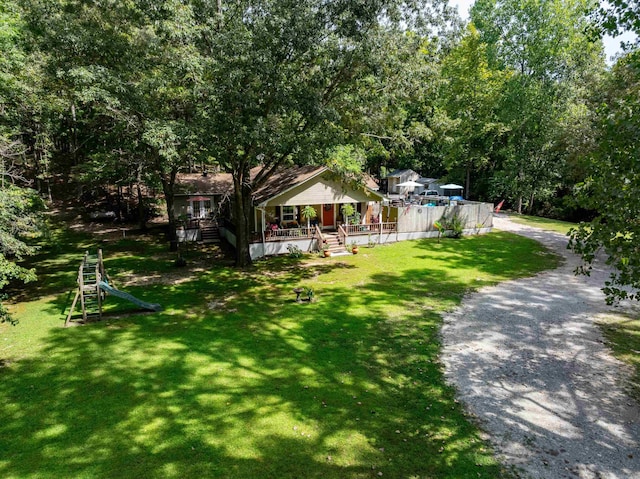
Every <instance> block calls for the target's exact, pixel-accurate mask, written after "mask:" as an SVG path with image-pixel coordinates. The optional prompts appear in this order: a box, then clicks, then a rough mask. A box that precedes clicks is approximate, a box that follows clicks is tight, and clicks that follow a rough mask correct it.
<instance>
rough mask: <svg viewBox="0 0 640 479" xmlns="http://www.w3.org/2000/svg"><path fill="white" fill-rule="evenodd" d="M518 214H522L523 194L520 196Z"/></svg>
mask: <svg viewBox="0 0 640 479" xmlns="http://www.w3.org/2000/svg"><path fill="white" fill-rule="evenodd" d="M517 211H518V214H522V195H520V196H518V209H517Z"/></svg>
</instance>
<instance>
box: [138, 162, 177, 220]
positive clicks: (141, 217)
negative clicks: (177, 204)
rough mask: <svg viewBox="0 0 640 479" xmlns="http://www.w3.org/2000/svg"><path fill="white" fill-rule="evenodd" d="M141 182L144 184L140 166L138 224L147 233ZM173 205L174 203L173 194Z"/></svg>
mask: <svg viewBox="0 0 640 479" xmlns="http://www.w3.org/2000/svg"><path fill="white" fill-rule="evenodd" d="M141 182H142V165H139V166H138V171H137V172H136V192H137V194H138V223H139V225H140V229H141V230H142V231H146V230H147V214H146V211H145V204H144V197H143V196H142V188H141V187H140V183H141ZM171 191H172V192H173V187H172V188H171ZM172 203H173V194H172ZM167 204H168V203H167ZM167 209H168V208H167Z"/></svg>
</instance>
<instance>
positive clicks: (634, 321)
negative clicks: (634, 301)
mask: <svg viewBox="0 0 640 479" xmlns="http://www.w3.org/2000/svg"><path fill="white" fill-rule="evenodd" d="M598 322H599V324H600V327H601V329H602V332H603V333H604V335H605V338H606V339H607V342H608V344H609V346H610V347H611V349H612V351H613V354H614V355H615V356H616V357H617V358H618V359H620V360H621V361H624V362H625V363H627V364H629V365H630V366H631V367H632V368H633V370H634V374H633V376H632V377H631V379H630V382H629V390H630V392H631V393H632V394H633V395H634V396H635V398H636V399H637V400H638V401H640V312H638V310H637V309H636V310H634V311H633V312H631V313H616V314H614V313H610V314H606V315H601V316H599V317H598Z"/></svg>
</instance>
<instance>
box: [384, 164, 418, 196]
mask: <svg viewBox="0 0 640 479" xmlns="http://www.w3.org/2000/svg"><path fill="white" fill-rule="evenodd" d="M419 178H420V175H419V174H418V173H416V172H415V171H413V170H408V169H407V170H394V171H392V172H391V173H389V174H388V175H387V176H386V178H385V180H386V183H387V193H389V194H391V195H406V194H408V193H415V194H419V193H420V191H421V190H422V188H421V187H419V186H416V187H407V186H398V185H400V184H402V183H406V182H408V181H415V182H419V181H418V180H419Z"/></svg>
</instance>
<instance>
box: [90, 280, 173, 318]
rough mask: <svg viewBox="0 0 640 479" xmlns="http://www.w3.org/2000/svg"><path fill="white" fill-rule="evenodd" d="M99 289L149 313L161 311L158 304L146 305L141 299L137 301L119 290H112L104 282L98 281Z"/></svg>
mask: <svg viewBox="0 0 640 479" xmlns="http://www.w3.org/2000/svg"><path fill="white" fill-rule="evenodd" d="M100 289H101V290H102V291H104V292H106V293H109V294H112V295H114V296H117V297H118V298H122V299H126V300H127V301H129V302H131V303H133V304H135V305H137V306H140V307H141V308H144V309H149V310H151V311H162V306H160V305H159V304H153V303H147V302H146V301H142V300H141V299H138V298H136V297H135V296H132V295H130V294H129V293H125V292H124V291H120V290H119V289H116V288H112V287H111V286H109V283H107V282H106V281H100Z"/></svg>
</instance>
